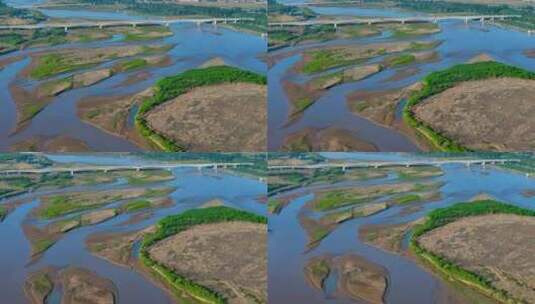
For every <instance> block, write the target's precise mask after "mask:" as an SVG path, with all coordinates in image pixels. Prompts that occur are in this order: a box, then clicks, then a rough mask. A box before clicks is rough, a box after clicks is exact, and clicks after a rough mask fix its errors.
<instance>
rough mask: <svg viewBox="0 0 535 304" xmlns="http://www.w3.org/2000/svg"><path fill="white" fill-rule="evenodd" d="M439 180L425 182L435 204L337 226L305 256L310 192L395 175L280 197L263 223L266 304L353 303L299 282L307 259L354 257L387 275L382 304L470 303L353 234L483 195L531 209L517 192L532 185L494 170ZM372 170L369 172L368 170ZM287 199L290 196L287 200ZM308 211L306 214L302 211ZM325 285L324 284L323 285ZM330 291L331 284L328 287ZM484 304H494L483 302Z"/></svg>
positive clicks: (453, 172)
mask: <svg viewBox="0 0 535 304" xmlns="http://www.w3.org/2000/svg"><path fill="white" fill-rule="evenodd" d="M323 155H324V156H325V157H328V158H336V159H338V160H340V159H351V160H353V161H361V162H362V161H371V160H381V161H400V160H414V159H416V158H418V159H425V158H426V156H423V155H411V154H408V155H407V154H387V153H375V154H373V153H372V154H360V153H354V154H351V153H340V154H336V153H324V154H323ZM442 169H443V172H444V174H443V175H442V176H438V177H434V178H431V179H430V180H431V181H441V182H443V183H444V185H443V186H442V188H441V189H440V192H441V194H442V197H441V199H440V200H437V201H433V202H428V203H424V204H422V205H421V206H422V208H421V209H419V210H418V209H417V210H416V211H414V212H404V210H403V209H404V208H405V207H406V206H399V205H398V206H392V207H390V208H389V209H387V210H385V211H383V212H380V213H377V214H375V215H372V216H369V217H365V218H358V219H353V220H350V221H347V222H345V223H342V224H340V225H339V226H338V227H337V228H336V229H335V230H334V231H333V232H331V233H330V234H329V235H328V236H327V237H326V238H325V239H323V240H322V241H321V243H320V244H319V246H317V247H315V248H314V249H312V250H310V251H306V244H307V236H306V232H305V231H304V230H303V228H302V227H301V225H300V223H299V219H298V216H299V214H300V212H309V211H306V210H305V209H303V208H304V205H305V204H306V203H307V202H309V201H311V200H312V199H314V190H316V189H325V188H334V187H337V186H344V187H348V186H365V185H378V184H387V183H394V182H398V181H399V180H398V179H397V175H395V174H392V173H391V174H389V175H388V176H387V177H383V178H377V179H370V180H364V181H353V182H348V181H344V182H340V183H335V184H330V183H322V184H317V185H314V186H307V187H303V188H299V189H295V190H291V191H289V192H286V193H284V195H295V196H296V197H295V199H293V200H292V201H291V202H290V203H289V204H288V205H287V206H286V207H285V208H284V209H282V211H281V212H280V214H277V215H271V216H270V217H269V227H270V233H269V238H268V240H269V246H268V251H269V255H268V256H269V261H268V265H269V280H268V284H269V285H268V294H269V302H270V303H355V301H354V300H349V299H345V298H341V297H333V296H332V295H328V294H325V293H324V292H321V291H318V290H316V289H314V288H312V287H311V286H310V285H308V283H307V282H306V281H305V276H304V272H303V270H304V266H305V264H306V262H307V260H309V259H310V258H312V257H315V256H320V255H325V254H329V255H333V256H338V255H344V254H357V255H359V256H362V257H364V258H365V259H367V260H369V261H371V262H373V263H376V264H378V265H381V266H383V267H384V268H385V269H386V270H387V271H388V288H387V292H386V297H385V302H386V303H390V304H409V303H411V304H420V303H421V304H428V303H444V304H446V303H448V304H461V303H462V304H465V303H473V302H470V300H468V299H466V298H465V297H466V295H464V294H463V292H461V291H460V290H458V289H457V288H454V287H452V286H451V285H450V284H445V283H444V281H442V280H441V279H439V278H438V277H437V276H435V275H433V274H431V273H430V272H429V271H427V270H425V269H423V268H422V267H421V266H420V265H418V264H417V263H415V262H414V261H413V260H412V259H410V258H408V257H406V256H401V255H396V254H393V253H389V252H386V251H383V250H381V249H379V248H376V247H373V246H370V245H368V244H365V243H363V242H361V241H360V239H359V238H358V231H359V229H360V227H362V226H363V225H367V224H400V223H408V222H411V221H414V220H416V219H419V218H422V217H424V216H425V215H426V214H428V213H429V212H430V211H432V210H434V209H437V208H442V207H446V206H450V205H452V204H455V203H457V202H462V201H468V200H470V199H471V198H473V197H474V196H476V195H478V194H481V193H486V194H488V195H490V196H492V197H495V198H496V199H497V200H500V201H503V202H507V203H510V204H514V205H517V206H520V207H523V208H529V209H535V206H534V205H533V199H532V198H527V197H524V196H523V195H522V191H524V190H526V189H534V188H535V179H533V178H528V177H526V176H525V175H524V174H517V173H514V172H511V171H506V170H503V169H498V168H496V167H488V166H487V167H486V168H483V167H481V166H471V167H466V166H464V165H455V164H451V165H445V166H442ZM370 170H374V169H370ZM292 197H293V196H292ZM307 210H308V209H307ZM328 281H329V280H328ZM330 284H331V285H333V284H336V282H335V283H333V282H330ZM489 303H494V302H493V301H491V300H489Z"/></svg>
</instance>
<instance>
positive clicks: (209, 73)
mask: <svg viewBox="0 0 535 304" xmlns="http://www.w3.org/2000/svg"><path fill="white" fill-rule="evenodd" d="M233 82H247V83H255V84H261V85H265V84H266V83H267V79H266V77H265V76H262V75H259V74H256V73H253V72H249V71H244V70H240V69H238V68H234V67H229V66H214V67H208V68H203V69H193V70H189V71H186V72H184V73H181V74H178V75H176V76H171V77H165V78H163V79H160V80H159V81H158V82H157V83H156V88H155V94H154V96H153V97H152V98H147V99H145V100H144V101H143V102H142V103H141V105H140V107H139V110H138V113H137V114H136V127H137V128H138V129H139V130H140V133H141V134H142V135H143V136H145V137H146V138H148V139H149V140H151V141H152V142H153V143H154V144H155V145H156V146H158V147H160V148H161V149H162V150H164V151H184V148H183V147H181V146H179V145H178V144H176V143H175V142H174V141H173V140H171V139H169V138H166V137H165V136H163V135H162V134H159V133H157V132H156V131H154V130H152V129H151V128H150V127H149V125H148V122H147V121H146V119H145V115H144V114H146V113H147V112H149V111H150V110H152V109H153V108H155V107H156V106H158V105H160V104H162V103H164V102H166V101H168V100H170V99H173V98H175V97H177V96H179V95H182V94H184V93H187V92H188V91H189V90H191V89H193V88H196V87H201V86H208V85H215V84H220V83H233Z"/></svg>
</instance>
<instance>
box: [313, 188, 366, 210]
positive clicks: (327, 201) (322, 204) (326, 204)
mask: <svg viewBox="0 0 535 304" xmlns="http://www.w3.org/2000/svg"><path fill="white" fill-rule="evenodd" d="M366 201H367V198H366V197H363V196H362V195H361V194H359V193H353V192H352V191H348V190H333V191H329V192H327V193H323V194H321V195H320V197H319V198H318V200H317V201H316V202H315V204H314V209H315V210H317V211H326V210H330V209H335V208H339V207H344V206H348V205H354V204H360V203H364V202H366Z"/></svg>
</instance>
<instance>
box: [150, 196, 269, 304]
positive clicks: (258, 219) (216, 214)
mask: <svg viewBox="0 0 535 304" xmlns="http://www.w3.org/2000/svg"><path fill="white" fill-rule="evenodd" d="M229 221H245V222H252V223H262V224H267V218H265V217H263V216H259V215H255V214H252V213H249V212H245V211H241V210H236V209H232V208H229V207H224V206H218V207H209V208H203V209H192V210H188V211H186V212H184V213H181V214H177V215H171V216H168V217H166V218H164V219H162V220H160V221H159V222H158V224H157V230H156V232H154V233H152V234H148V235H146V236H145V238H144V239H143V243H142V245H141V249H140V259H141V261H142V262H143V264H144V265H145V266H146V267H148V268H149V269H150V270H151V271H152V273H153V274H155V275H156V276H158V277H160V278H162V279H163V280H164V281H165V282H166V283H167V284H168V285H170V286H171V287H172V288H173V290H174V291H175V292H178V293H182V292H186V293H187V294H189V295H191V296H192V297H194V298H197V299H200V300H201V301H203V302H208V303H226V299H225V298H223V296H221V295H220V294H218V293H216V292H215V291H213V290H210V289H208V288H206V287H204V286H202V285H199V284H197V283H195V282H193V281H191V280H189V279H188V278H185V277H183V276H181V275H179V274H177V273H175V272H174V271H173V270H172V269H170V268H169V267H167V266H166V265H163V264H160V263H158V262H157V261H155V260H153V259H152V258H151V256H150V253H149V248H150V246H152V245H154V244H156V243H157V242H159V241H161V240H163V239H165V238H167V237H169V236H172V235H175V234H177V233H180V232H182V231H185V230H187V229H188V228H191V227H192V226H195V225H202V224H210V223H220V222H229Z"/></svg>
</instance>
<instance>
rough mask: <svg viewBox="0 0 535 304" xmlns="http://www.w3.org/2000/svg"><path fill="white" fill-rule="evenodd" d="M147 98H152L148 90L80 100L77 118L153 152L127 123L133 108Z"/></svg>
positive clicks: (150, 90) (131, 123)
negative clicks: (133, 93) (132, 93)
mask: <svg viewBox="0 0 535 304" xmlns="http://www.w3.org/2000/svg"><path fill="white" fill-rule="evenodd" d="M149 96H152V89H150V88H149V89H147V90H144V91H142V92H140V93H138V94H135V95H126V96H103V97H90V98H86V99H82V100H81V101H80V102H79V103H78V116H79V117H80V118H81V119H82V120H84V121H85V122H87V123H90V124H91V125H93V126H95V127H97V128H99V129H101V130H104V131H106V132H108V133H111V134H114V135H118V136H121V137H124V138H126V139H127V140H129V141H131V142H133V143H135V144H136V145H138V146H139V147H141V148H144V149H148V150H153V148H152V146H151V145H150V144H149V143H148V142H147V141H146V139H145V138H144V137H143V136H141V135H140V134H139V133H138V132H137V130H136V129H135V127H134V124H133V122H129V115H131V113H130V112H131V111H133V110H134V109H133V107H135V106H138V105H139V104H140V103H141V102H142V101H143V99H144V98H145V97H149Z"/></svg>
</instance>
